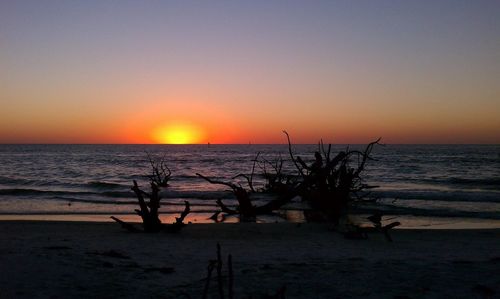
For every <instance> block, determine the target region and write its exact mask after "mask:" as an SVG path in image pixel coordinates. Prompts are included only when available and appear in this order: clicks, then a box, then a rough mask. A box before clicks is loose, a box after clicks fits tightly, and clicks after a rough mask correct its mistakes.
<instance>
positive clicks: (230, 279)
mask: <svg viewBox="0 0 500 299" xmlns="http://www.w3.org/2000/svg"><path fill="white" fill-rule="evenodd" d="M222 266H223V262H222V251H221V246H220V244H219V243H217V259H215V260H209V262H208V267H207V278H206V279H205V287H204V288H203V295H202V298H203V299H206V298H208V292H209V290H210V281H211V279H212V273H213V271H214V269H216V272H217V293H218V295H219V298H220V299H224V298H226V284H225V281H224V275H223V273H222V268H223V267H222ZM285 293H286V285H283V286H282V287H280V288H279V289H278V290H277V291H276V293H275V294H273V295H271V296H269V295H267V296H263V297H262V298H269V299H271V298H272V299H285ZM234 296H235V295H234V273H233V256H232V255H231V254H229V255H228V256H227V298H229V299H234V298H235V297H234ZM250 298H251V297H250Z"/></svg>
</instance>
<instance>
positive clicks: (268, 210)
mask: <svg viewBox="0 0 500 299" xmlns="http://www.w3.org/2000/svg"><path fill="white" fill-rule="evenodd" d="M196 175H197V176H198V177H200V178H202V179H204V180H206V181H207V182H209V183H210V184H219V185H225V186H227V187H229V188H231V190H232V192H233V194H234V196H235V197H236V200H237V201H238V206H237V207H236V208H235V209H231V208H229V207H228V206H227V205H225V204H224V203H223V202H222V200H221V199H217V200H216V202H217V205H218V206H219V207H220V209H221V211H222V212H223V213H226V214H228V215H236V214H239V215H240V220H241V221H255V217H256V216H257V215H262V214H272V213H273V211H275V210H277V209H279V208H280V207H281V206H283V205H284V204H285V203H287V202H288V201H289V200H290V199H291V198H284V197H279V198H277V199H274V200H271V201H269V202H268V203H266V204H264V205H262V206H255V205H253V204H252V200H251V199H250V194H251V193H253V192H255V189H253V186H251V187H250V190H249V191H248V190H246V189H245V188H243V186H241V185H240V184H235V183H232V182H224V181H219V180H215V179H211V178H209V177H206V176H204V175H202V174H200V173H196ZM238 176H242V175H238ZM238 176H236V177H238ZM248 182H249V185H251V184H252V183H251V182H252V180H251V179H250V178H248ZM252 190H254V191H252ZM217 216H218V214H214V215H213V216H212V217H210V218H215V217H217Z"/></svg>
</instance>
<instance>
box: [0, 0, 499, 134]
mask: <svg viewBox="0 0 500 299" xmlns="http://www.w3.org/2000/svg"><path fill="white" fill-rule="evenodd" d="M0 105H1V106H0V107H1V108H0V143H154V142H158V141H161V140H158V138H156V137H155V136H156V135H158V134H163V133H158V132H163V131H168V130H169V128H171V127H172V126H175V125H178V126H179V125H180V126H184V127H189V128H192V129H190V130H196V131H197V134H198V135H197V136H198V138H196V142H200V143H205V142H211V143H248V142H252V143H283V142H285V141H286V139H285V138H284V135H283V134H282V132H281V131H282V130H283V129H286V130H288V131H289V132H290V134H291V136H292V138H293V140H294V141H296V142H298V143H299V142H300V143H315V142H317V140H318V139H319V138H323V139H324V140H325V141H327V142H333V143H367V142H369V141H372V140H373V139H375V138H377V137H379V136H381V137H382V138H383V141H384V142H386V143H500V1H477V0H474V1H458V0H450V1H421V0H418V1H268V0H265V1H245V2H243V1H185V0H184V1H88V0H87V1H50V0H45V1H38V0H35V1H6V0H5V1H0ZM193 128H194V129H193ZM162 130H163V131H162ZM155 134H156V135H155ZM165 134H166V133H165ZM165 142H166V141H165Z"/></svg>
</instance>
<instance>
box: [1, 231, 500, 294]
mask: <svg viewBox="0 0 500 299" xmlns="http://www.w3.org/2000/svg"><path fill="white" fill-rule="evenodd" d="M391 235H392V237H393V239H394V241H393V242H392V243H390V242H387V241H386V240H385V238H384V236H383V235H381V234H371V235H369V238H368V239H367V240H348V239H345V238H344V237H343V236H342V235H341V234H339V233H336V232H333V231H330V230H329V228H328V226H325V225H320V224H293V223H276V224H249V223H242V224H191V225H188V226H187V227H186V228H185V229H184V230H183V231H181V232H180V233H179V234H168V233H159V234H143V233H129V232H126V231H124V230H122V229H121V228H120V227H119V226H118V225H117V224H114V223H95V222H94V223H92V222H48V221H0V238H1V240H0V269H1V271H2V273H1V275H0V298H70V297H73V298H89V297H94V298H201V297H202V294H203V288H204V286H205V282H206V276H207V266H208V263H209V260H213V259H215V258H216V244H217V243H218V242H219V243H220V244H221V246H222V254H223V257H224V259H225V258H227V255H228V254H231V255H232V257H233V269H234V292H235V298H249V297H252V298H265V296H267V295H273V294H275V293H276V291H277V290H278V289H280V288H281V287H283V286H286V298H500V271H499V269H500V230H498V229H484V230H479V229H469V230H436V229H434V230H409V229H405V230H395V231H393V232H392V234H391ZM223 275H224V276H227V269H226V265H224V269H223ZM224 280H225V282H227V281H226V277H225V278H224ZM209 297H210V298H219V297H218V292H217V281H216V280H215V272H214V275H213V276H212V281H211V285H210V292H209ZM226 298H227V294H226Z"/></svg>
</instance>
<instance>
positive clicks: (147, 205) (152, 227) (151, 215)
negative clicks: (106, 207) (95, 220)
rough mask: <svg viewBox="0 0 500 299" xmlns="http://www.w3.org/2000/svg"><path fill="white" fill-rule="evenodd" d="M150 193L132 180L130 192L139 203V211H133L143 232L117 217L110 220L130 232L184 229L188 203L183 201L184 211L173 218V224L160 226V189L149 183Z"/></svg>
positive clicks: (188, 210)
mask: <svg viewBox="0 0 500 299" xmlns="http://www.w3.org/2000/svg"><path fill="white" fill-rule="evenodd" d="M150 185H151V193H147V192H145V191H143V190H142V189H140V188H139V185H138V184H137V181H135V180H134V185H133V186H132V188H131V189H132V191H134V193H135V195H136V196H137V200H138V202H139V207H140V210H139V209H135V212H136V213H137V215H139V216H141V218H142V226H143V230H140V229H138V228H137V227H135V226H134V225H133V224H130V223H127V222H125V221H123V220H120V219H118V218H117V217H114V216H111V219H113V220H114V221H116V222H117V223H119V224H120V225H121V226H122V227H123V228H125V229H126V230H128V231H130V232H140V231H144V232H160V231H166V232H171V233H173V232H178V231H180V230H181V228H182V227H184V226H185V225H186V224H185V223H184V219H185V218H186V216H187V215H188V214H189V212H190V211H191V207H190V204H189V202H188V201H184V205H185V207H184V211H183V212H182V213H181V215H180V216H179V217H176V218H175V222H174V223H172V224H162V223H161V220H160V218H159V215H158V209H159V208H160V199H161V198H160V189H159V187H158V185H157V184H156V183H155V182H153V181H151V182H150ZM145 198H148V199H149V201H148V202H146V200H145Z"/></svg>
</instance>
